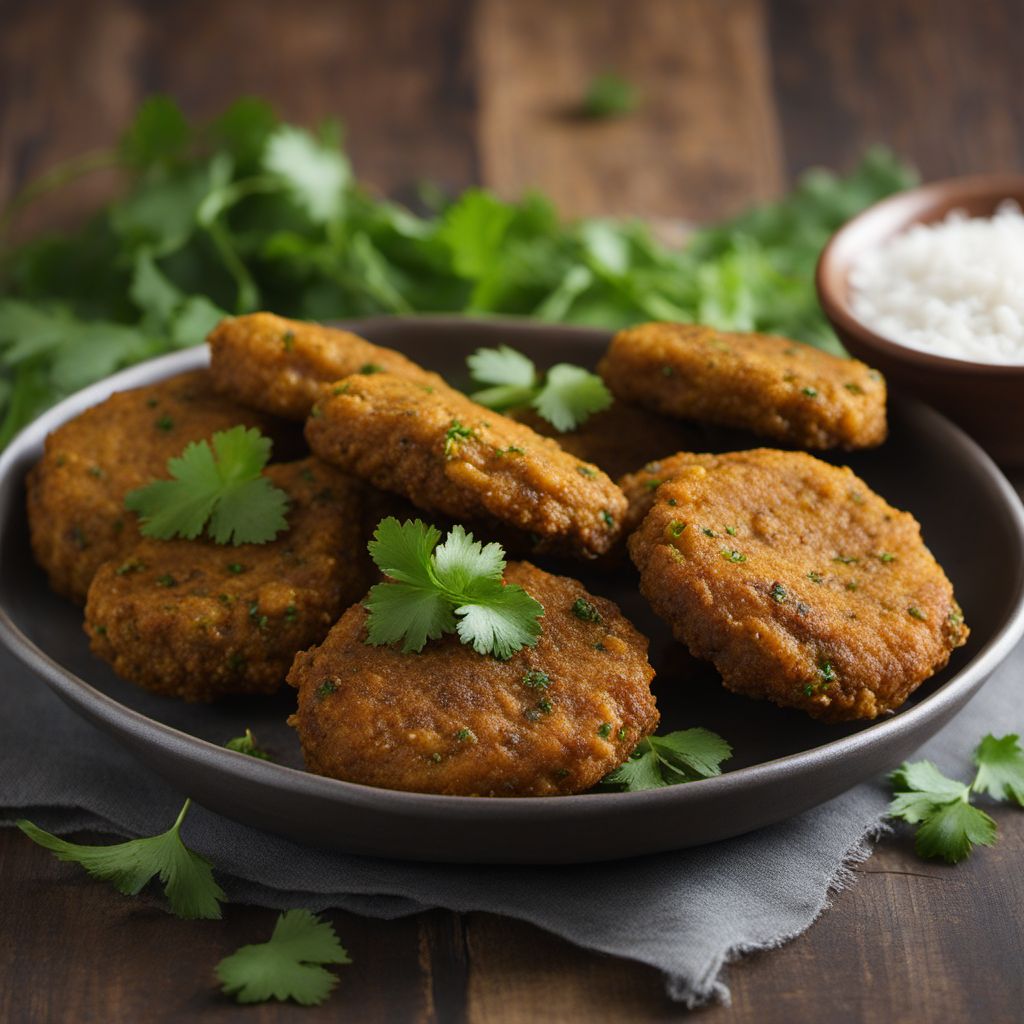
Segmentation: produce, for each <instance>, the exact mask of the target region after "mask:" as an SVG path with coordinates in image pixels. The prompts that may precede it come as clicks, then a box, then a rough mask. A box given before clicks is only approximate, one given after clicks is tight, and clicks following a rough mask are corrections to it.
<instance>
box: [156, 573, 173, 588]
mask: <svg viewBox="0 0 1024 1024" xmlns="http://www.w3.org/2000/svg"><path fill="white" fill-rule="evenodd" d="M156 585H157V586H158V587H176V586H177V585H178V581H177V580H176V579H175V578H174V577H173V576H172V575H171V574H170V573H169V572H165V573H164V574H163V576H157V578H156Z"/></svg>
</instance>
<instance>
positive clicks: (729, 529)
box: [725, 526, 736, 537]
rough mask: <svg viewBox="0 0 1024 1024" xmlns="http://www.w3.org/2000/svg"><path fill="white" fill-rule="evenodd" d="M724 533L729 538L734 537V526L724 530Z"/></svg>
mask: <svg viewBox="0 0 1024 1024" xmlns="http://www.w3.org/2000/svg"><path fill="white" fill-rule="evenodd" d="M725 532H726V533H727V534H729V536H730V537H735V536H736V527H735V526H727V527H726V528H725Z"/></svg>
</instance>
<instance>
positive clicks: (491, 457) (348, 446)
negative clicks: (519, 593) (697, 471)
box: [306, 373, 626, 557]
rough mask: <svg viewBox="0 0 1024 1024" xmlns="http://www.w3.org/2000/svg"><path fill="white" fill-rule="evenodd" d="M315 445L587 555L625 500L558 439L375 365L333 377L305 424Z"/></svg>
mask: <svg viewBox="0 0 1024 1024" xmlns="http://www.w3.org/2000/svg"><path fill="white" fill-rule="evenodd" d="M306 439H307V440H308V441H309V444H310V447H311V448H312V449H313V451H314V452H315V453H316V454H317V455H319V456H320V458H322V459H324V460H325V461H327V462H331V463H333V464H334V465H336V466H339V467H340V468H341V469H343V470H345V471H346V472H348V473H352V474H353V475H355V476H358V477H361V478H362V479H364V480H368V481H370V483H372V484H374V485H375V486H377V487H381V488H383V489H384V490H388V491H395V492H397V493H399V494H404V495H405V496H406V497H407V498H409V499H410V501H412V502H413V503H414V504H415V505H418V506H419V507H420V508H424V509H428V510H430V511H436V512H441V513H444V514H447V515H450V516H453V517H455V518H456V519H469V520H481V521H483V522H485V523H486V522H487V521H490V522H492V523H495V524H503V525H505V526H512V527H515V528H516V529H518V530H523V531H525V532H528V533H530V534H532V535H533V537H532V538H531V539H532V540H533V541H535V542H536V548H535V550H552V551H564V552H566V553H574V554H580V555H583V556H584V557H592V556H595V555H599V554H602V553H603V552H605V551H607V550H608V549H609V548H610V547H611V545H612V544H613V543H614V541H615V538H616V536H617V535H618V532H619V524H620V522H621V519H622V516H623V514H624V513H625V511H626V499H625V497H623V494H622V492H621V491H620V490H619V489H618V487H616V486H615V484H613V483H612V482H611V480H609V479H608V477H607V476H605V474H604V473H602V472H601V471H600V470H598V469H596V468H594V467H593V466H590V465H586V464H584V463H581V462H580V461H579V460H578V459H576V458H574V457H573V456H572V455H569V454H568V453H567V452H564V451H563V450H562V449H561V448H560V447H559V446H558V444H557V443H556V442H554V441H552V440H550V439H549V438H546V437H541V436H540V435H539V434H536V433H534V432H533V431H532V430H531V429H530V428H529V427H526V426H523V424H521V423H516V422H515V421H514V420H510V419H509V418H508V417H507V416H502V415H501V414H500V413H496V412H492V411H491V410H490V409H485V408H484V407H483V406H482V405H477V404H476V403H475V402H473V401H471V400H470V399H468V398H466V397H465V396H464V395H461V394H459V393H458V392H456V391H452V390H451V389H449V388H445V389H444V390H436V389H432V388H431V387H429V386H426V387H424V386H423V385H420V384H417V383H414V382H413V381H409V380H403V379H401V378H400V377H393V376H392V375H391V374H387V373H379V374H374V375H373V376H370V377H364V376H354V377H347V378H346V379H345V380H343V381H341V382H339V383H338V384H336V385H334V386H333V387H332V388H331V390H330V392H329V393H328V394H327V395H326V396H325V397H324V398H323V399H321V400H320V402H319V403H318V404H317V405H315V406H314V407H313V411H312V413H311V414H310V418H309V420H308V421H307V423H306Z"/></svg>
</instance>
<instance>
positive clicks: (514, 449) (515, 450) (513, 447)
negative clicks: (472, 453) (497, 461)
mask: <svg viewBox="0 0 1024 1024" xmlns="http://www.w3.org/2000/svg"><path fill="white" fill-rule="evenodd" d="M494 452H495V454H496V455H525V454H526V449H525V448H520V447H519V445H517V444H510V445H509V446H508V447H507V448H495V450H494Z"/></svg>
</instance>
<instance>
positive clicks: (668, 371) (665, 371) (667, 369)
mask: <svg viewBox="0 0 1024 1024" xmlns="http://www.w3.org/2000/svg"><path fill="white" fill-rule="evenodd" d="M675 372H676V371H675V370H674V369H673V368H672V367H671V366H663V367H662V368H661V375H662V377H674V376H675Z"/></svg>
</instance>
